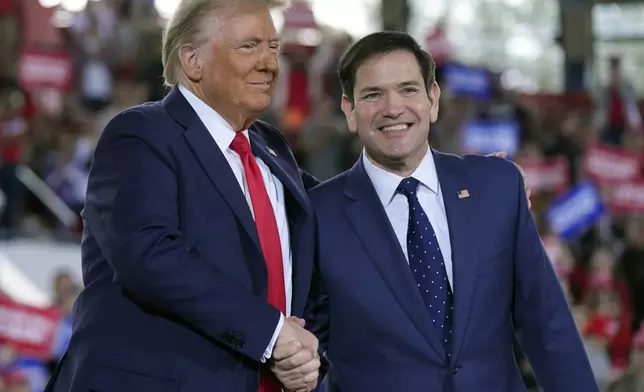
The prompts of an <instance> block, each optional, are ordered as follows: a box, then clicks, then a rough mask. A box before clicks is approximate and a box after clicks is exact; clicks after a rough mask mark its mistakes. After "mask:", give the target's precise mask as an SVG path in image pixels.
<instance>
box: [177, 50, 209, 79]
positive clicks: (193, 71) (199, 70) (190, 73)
mask: <svg viewBox="0 0 644 392" xmlns="http://www.w3.org/2000/svg"><path fill="white" fill-rule="evenodd" d="M179 61H181V67H182V68H183V72H184V73H185V74H186V76H187V77H188V79H190V80H191V81H192V82H199V81H201V78H202V77H203V65H204V61H203V52H202V51H201V50H200V49H199V48H198V47H195V46H192V45H184V46H182V47H181V48H180V49H179Z"/></svg>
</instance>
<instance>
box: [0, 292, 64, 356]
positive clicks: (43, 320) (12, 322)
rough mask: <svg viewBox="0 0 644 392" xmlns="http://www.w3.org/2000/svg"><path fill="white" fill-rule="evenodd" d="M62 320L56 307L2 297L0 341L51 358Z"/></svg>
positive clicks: (22, 350)
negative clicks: (40, 306)
mask: <svg viewBox="0 0 644 392" xmlns="http://www.w3.org/2000/svg"><path fill="white" fill-rule="evenodd" d="M59 320H60V313H59V312H58V310H56V309H53V308H37V307H33V306H29V305H24V304H20V303H17V302H15V301H12V300H11V299H8V298H6V297H4V298H0V344H9V345H12V346H14V347H15V348H16V350H17V351H18V352H19V353H20V354H22V355H25V356H35V357H38V358H42V359H49V358H50V357H51V346H52V341H53V339H54V334H55V332H56V327H57V326H58V322H59Z"/></svg>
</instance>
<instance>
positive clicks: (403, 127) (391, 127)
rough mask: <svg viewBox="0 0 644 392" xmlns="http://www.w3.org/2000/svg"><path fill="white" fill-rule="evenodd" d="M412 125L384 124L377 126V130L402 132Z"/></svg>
mask: <svg viewBox="0 0 644 392" xmlns="http://www.w3.org/2000/svg"><path fill="white" fill-rule="evenodd" d="M412 125H413V123H404V124H396V125H385V126H383V127H379V128H378V130H379V131H382V132H403V131H406V130H407V129H409V128H410V127H411V126H412Z"/></svg>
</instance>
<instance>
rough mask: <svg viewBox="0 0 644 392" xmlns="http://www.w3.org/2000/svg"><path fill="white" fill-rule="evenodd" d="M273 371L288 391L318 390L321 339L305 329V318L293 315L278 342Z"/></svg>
mask: <svg viewBox="0 0 644 392" xmlns="http://www.w3.org/2000/svg"><path fill="white" fill-rule="evenodd" d="M270 366H271V370H272V371H273V373H275V376H276V377H277V379H278V380H279V381H280V382H281V383H282V385H284V389H285V390H286V391H288V392H310V391H313V390H314V389H315V387H316V386H317V382H318V376H319V369H320V356H319V354H318V340H317V338H316V337H315V335H313V334H312V333H311V332H309V331H307V330H306V329H304V320H302V319H299V318H297V317H289V318H287V319H286V320H285V321H284V326H283V327H282V330H281V331H280V334H279V336H278V338H277V342H276V343H275V348H274V349H273V354H272V356H271V363H270Z"/></svg>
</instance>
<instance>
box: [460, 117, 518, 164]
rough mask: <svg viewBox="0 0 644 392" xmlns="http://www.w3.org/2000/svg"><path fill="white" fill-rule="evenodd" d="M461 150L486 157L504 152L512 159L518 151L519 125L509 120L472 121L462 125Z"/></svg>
mask: <svg viewBox="0 0 644 392" xmlns="http://www.w3.org/2000/svg"><path fill="white" fill-rule="evenodd" d="M463 149H464V150H465V151H467V152H470V153H475V154H482V155H487V154H491V153H493V152H498V151H505V152H506V153H507V154H508V157H510V158H511V157H513V156H514V155H515V154H516V153H517V151H518V150H519V123H518V122H516V121H511V120H473V121H470V122H468V123H466V124H465V125H464V128H463Z"/></svg>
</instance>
